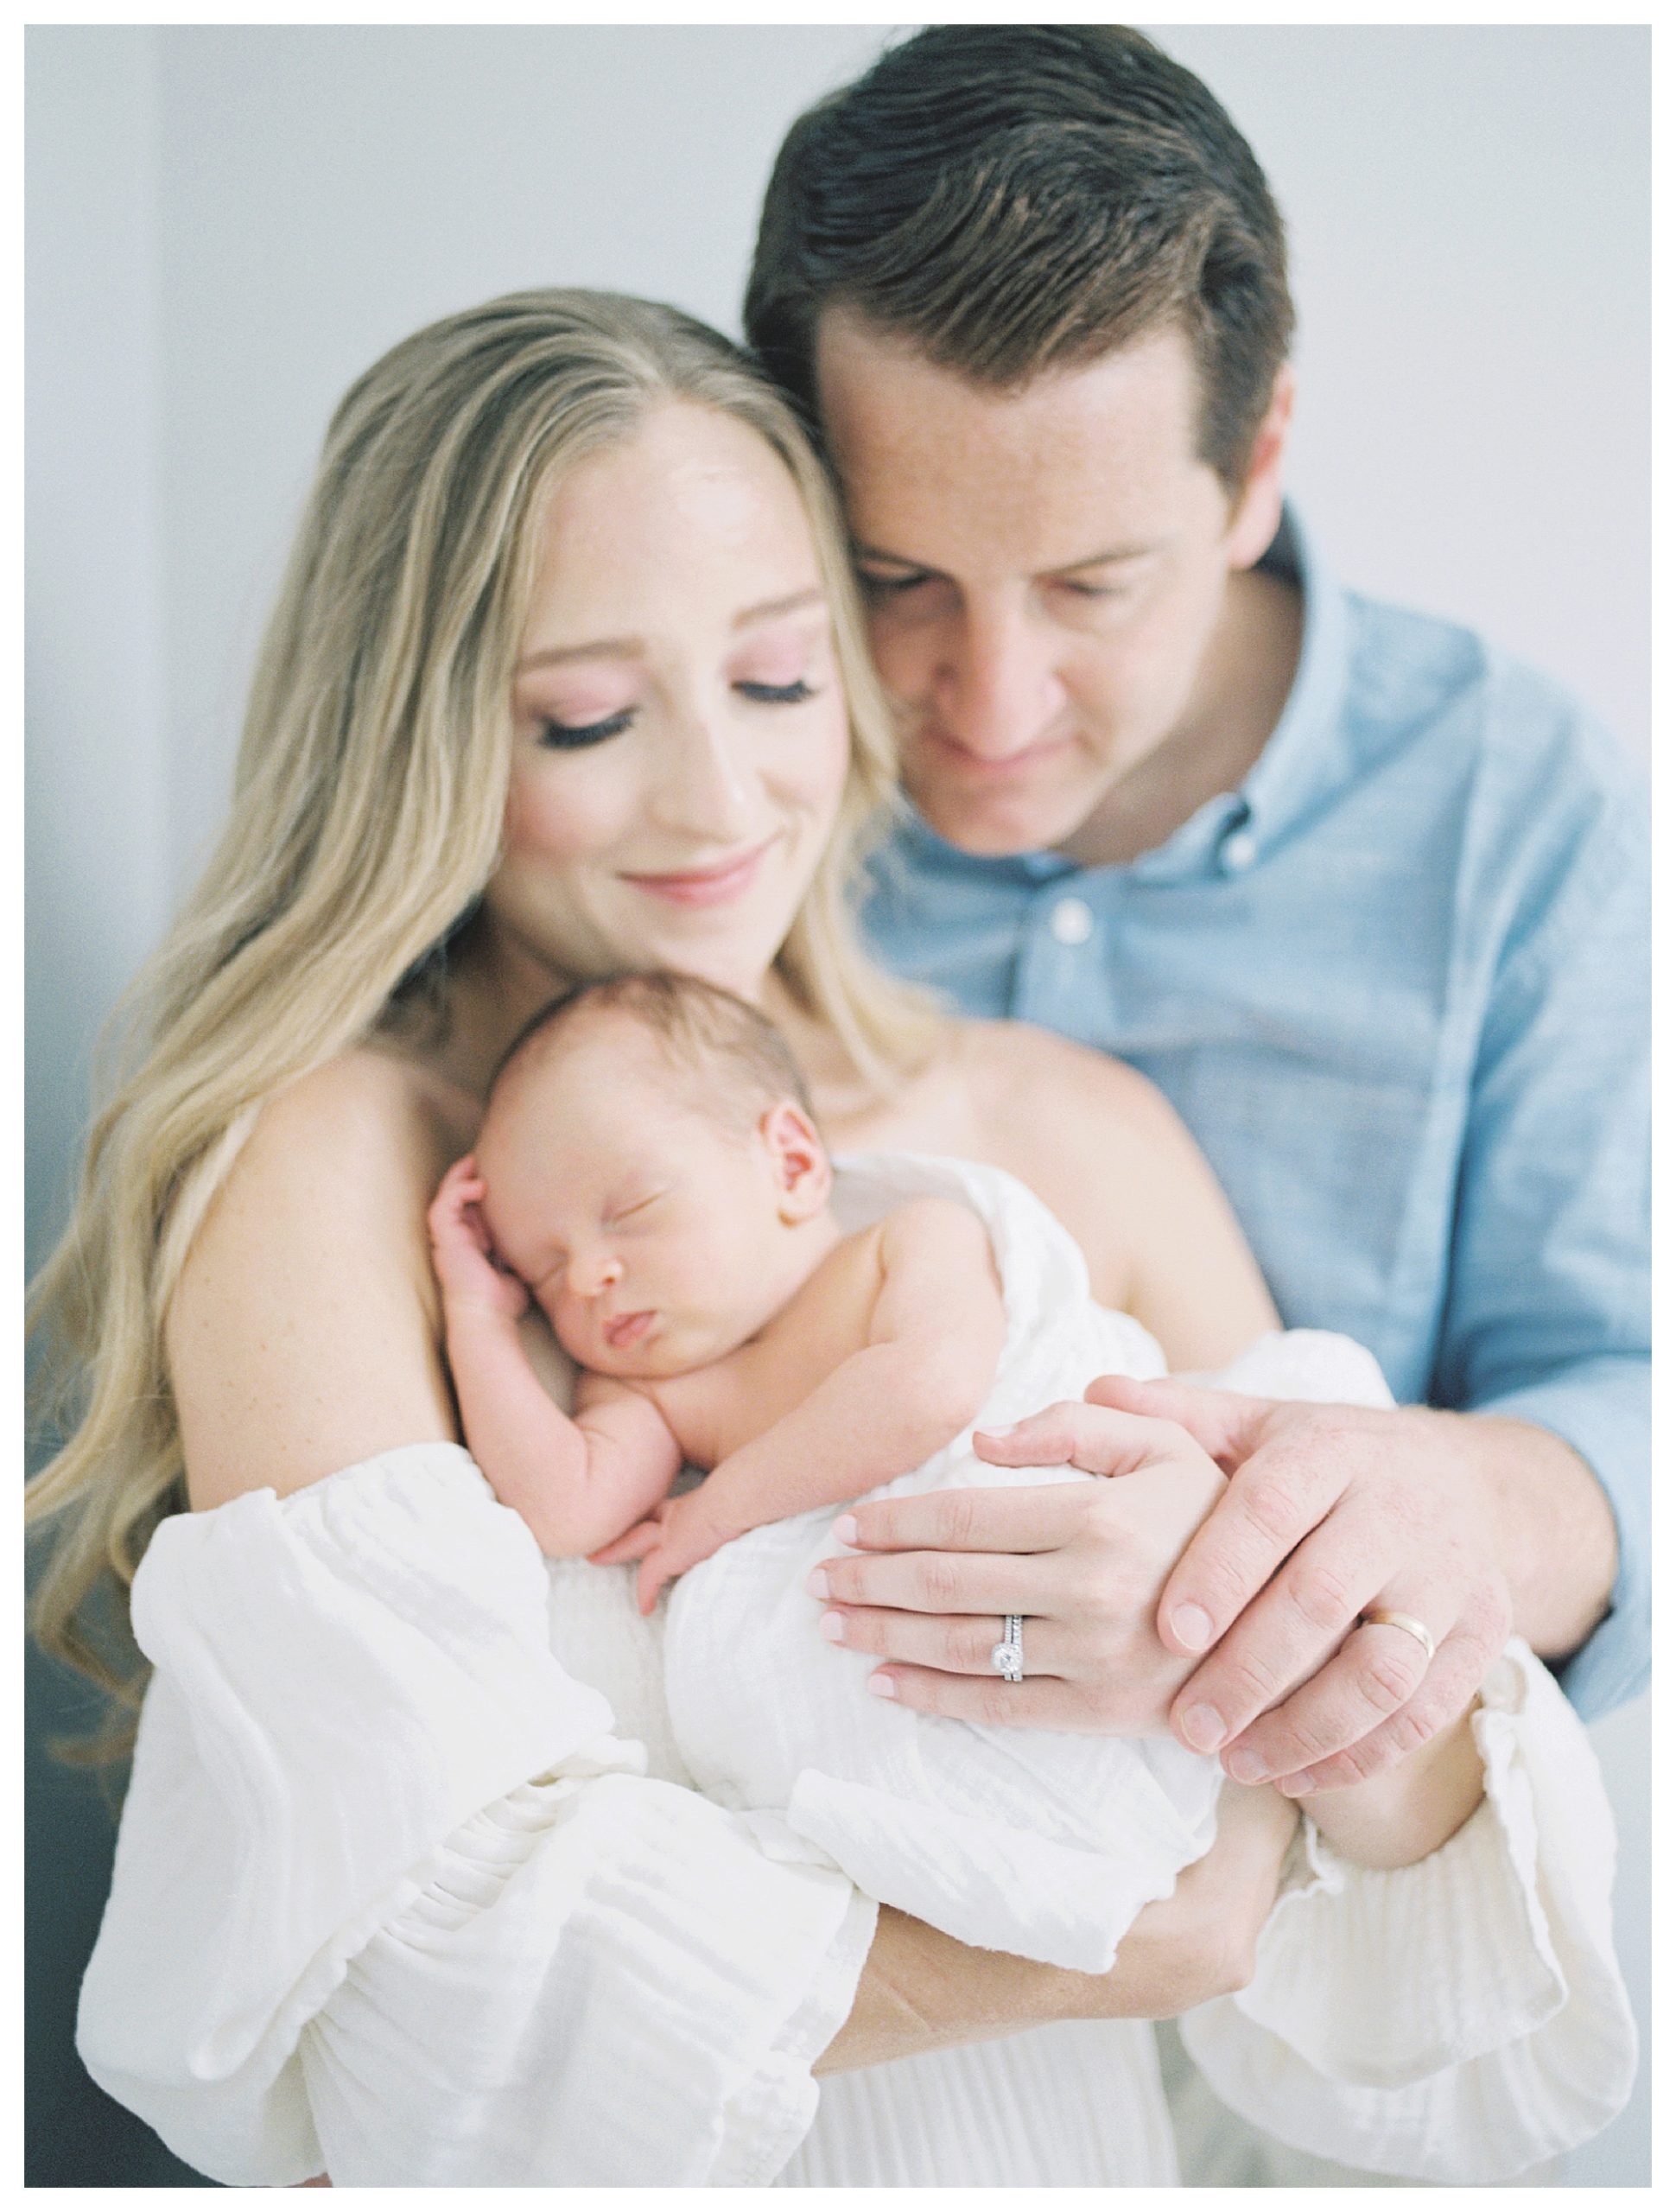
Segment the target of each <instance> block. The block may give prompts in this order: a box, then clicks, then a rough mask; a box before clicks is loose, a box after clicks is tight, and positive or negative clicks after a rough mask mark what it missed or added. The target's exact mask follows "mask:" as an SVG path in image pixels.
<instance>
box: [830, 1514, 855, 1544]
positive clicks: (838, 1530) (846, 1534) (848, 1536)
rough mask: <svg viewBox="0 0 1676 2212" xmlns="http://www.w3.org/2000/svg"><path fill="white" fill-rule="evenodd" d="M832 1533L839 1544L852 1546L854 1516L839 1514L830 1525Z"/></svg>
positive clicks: (853, 1539)
mask: <svg viewBox="0 0 1676 2212" xmlns="http://www.w3.org/2000/svg"><path fill="white" fill-rule="evenodd" d="M832 1533H833V1535H835V1536H836V1537H837V1539H838V1541H839V1542H840V1543H841V1544H853V1543H854V1541H855V1516H854V1514H853V1513H841V1514H840V1515H839V1516H838V1518H837V1519H836V1520H835V1522H833V1524H832Z"/></svg>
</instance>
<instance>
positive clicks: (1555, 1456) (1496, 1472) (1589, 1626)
mask: <svg viewBox="0 0 1676 2212" xmlns="http://www.w3.org/2000/svg"><path fill="white" fill-rule="evenodd" d="M1432 1419H1433V1420H1434V1421H1439V1422H1446V1423H1447V1424H1448V1425H1449V1427H1450V1430H1451V1441H1452V1443H1453V1445H1454V1446H1455V1448H1456V1449H1457V1451H1458V1452H1460V1453H1461V1455H1462V1459H1463V1465H1465V1467H1466V1470H1467V1471H1468V1474H1469V1476H1470V1479H1471V1480H1472V1482H1473V1484H1474V1485H1475V1487H1476V1491H1477V1493H1478V1496H1479V1497H1480V1499H1481V1500H1482V1504H1483V1508H1484V1512H1485V1515H1486V1518H1487V1521H1488V1524H1489V1530H1490V1537H1491V1541H1492V1544H1493V1546H1494V1548H1495V1559H1496V1563H1497V1565H1498V1566H1499V1567H1501V1572H1502V1573H1503V1574H1504V1575H1505V1576H1506V1577H1507V1580H1508V1590H1509V1592H1511V1595H1512V1599H1513V1624H1514V1632H1515V1633H1516V1634H1518V1635H1519V1636H1521V1637H1524V1639H1525V1641H1526V1642H1527V1643H1528V1644H1529V1645H1530V1647H1531V1649H1532V1650H1533V1651H1534V1652H1535V1653H1536V1655H1537V1656H1538V1657H1539V1658H1540V1659H1544V1660H1546V1661H1548V1662H1551V1663H1558V1662H1560V1661H1562V1660H1565V1659H1569V1658H1570V1657H1571V1655H1572V1653H1573V1652H1575V1651H1577V1650H1578V1649H1580V1648H1581V1647H1582V1645H1583V1644H1584V1643H1587V1641H1588V1639H1589V1637H1590V1635H1591V1634H1592V1633H1593V1632H1594V1630H1596V1629H1597V1628H1598V1627H1599V1625H1600V1624H1601V1622H1602V1621H1603V1619H1604V1618H1606V1615H1607V1613H1608V1612H1609V1611H1610V1609H1611V1603H1612V1587H1613V1585H1614V1583H1615V1582H1616V1579H1617V1570H1618V1537H1617V1522H1616V1519H1615V1518H1614V1516H1613V1512H1612V1508H1611V1503H1610V1502H1609V1499H1608V1497H1607V1495H1606V1492H1605V1491H1604V1490H1603V1488H1602V1486H1601V1484H1600V1481H1599V1478H1597V1475H1596V1474H1595V1471H1594V1470H1593V1469H1592V1468H1591V1467H1590V1465H1589V1463H1588V1462H1587V1460H1586V1459H1584V1458H1583V1457H1582V1455H1581V1454H1580V1453H1579V1452H1576V1451H1575V1450H1573V1448H1572V1447H1571V1445H1569V1444H1567V1443H1566V1442H1565V1439H1564V1438H1563V1437H1559V1436H1556V1435H1555V1434H1554V1433H1553V1431H1552V1429H1548V1428H1544V1427H1541V1426H1540V1424H1539V1423H1537V1422H1535V1421H1520V1420H1518V1419H1515V1418H1513V1417H1511V1416H1508V1415H1505V1414H1474V1413H1465V1414H1442V1413H1440V1414H1433V1415H1432Z"/></svg>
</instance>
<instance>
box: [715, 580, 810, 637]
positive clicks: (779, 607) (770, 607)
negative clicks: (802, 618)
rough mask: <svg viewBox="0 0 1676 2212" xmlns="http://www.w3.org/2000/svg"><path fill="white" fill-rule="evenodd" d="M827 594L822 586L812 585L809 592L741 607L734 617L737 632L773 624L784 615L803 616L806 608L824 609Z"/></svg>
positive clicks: (790, 594)
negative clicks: (769, 623)
mask: <svg viewBox="0 0 1676 2212" xmlns="http://www.w3.org/2000/svg"><path fill="white" fill-rule="evenodd" d="M826 596H827V595H826V592H825V590H824V588H822V586H821V585H820V584H811V585H810V586H809V589H808V590H807V591H794V592H788V593H787V594H786V596H785V597H784V599H765V600H761V601H759V602H758V604H757V605H756V606H755V607H741V608H740V612H739V613H737V614H736V615H735V616H734V617H733V627H734V629H736V630H748V629H749V628H750V627H751V626H752V623H754V622H772V621H774V620H777V619H778V617H779V616H780V615H782V614H801V613H803V609H804V607H824V606H825V604H826Z"/></svg>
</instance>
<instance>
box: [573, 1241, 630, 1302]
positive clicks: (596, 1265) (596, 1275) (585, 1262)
mask: <svg viewBox="0 0 1676 2212" xmlns="http://www.w3.org/2000/svg"><path fill="white" fill-rule="evenodd" d="M622 1279H623V1263H622V1262H621V1261H620V1260H618V1259H613V1257H611V1255H609V1254H607V1253H604V1252H596V1253H593V1254H588V1255H583V1256H581V1257H580V1258H576V1259H573V1260H572V1261H571V1262H570V1287H571V1289H572V1290H573V1291H575V1294H576V1295H577V1297H578V1298H598V1297H599V1296H600V1294H601V1293H602V1292H604V1291H607V1290H609V1289H610V1288H611V1287H612V1285H613V1283H617V1282H620V1281H622Z"/></svg>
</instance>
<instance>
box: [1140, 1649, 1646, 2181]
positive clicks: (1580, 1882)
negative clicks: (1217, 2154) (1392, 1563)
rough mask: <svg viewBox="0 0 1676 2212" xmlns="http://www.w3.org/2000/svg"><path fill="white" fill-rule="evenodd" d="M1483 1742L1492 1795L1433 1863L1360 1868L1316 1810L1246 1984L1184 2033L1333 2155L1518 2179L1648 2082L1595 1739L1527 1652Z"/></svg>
mask: <svg viewBox="0 0 1676 2212" xmlns="http://www.w3.org/2000/svg"><path fill="white" fill-rule="evenodd" d="M1472 1725H1473V1732H1474V1734H1475V1737H1476V1741H1477V1745H1478V1748H1479V1751H1480V1753H1481V1755H1482V1758H1483V1761H1484V1784H1485V1802H1483V1804H1482V1805H1481V1806H1480V1807H1479V1808H1478V1810H1477V1811H1476V1813H1475V1814H1474V1815H1472V1817H1471V1818H1470V1820H1469V1821H1467V1822H1466V1823H1465V1825H1464V1826H1463V1827H1462V1828H1461V1829H1460V1830H1459V1831H1458V1832H1457V1834H1455V1835H1454V1836H1452V1837H1451V1839H1450V1840H1449V1841H1448V1842H1447V1843H1446V1844H1444V1846H1443V1847H1442V1848H1441V1849H1439V1850H1438V1851H1436V1852H1434V1853H1432V1856H1431V1857H1430V1858H1428V1859H1422V1860H1420V1861H1419V1864H1418V1865H1416V1866H1404V1867H1398V1868H1394V1869H1390V1870H1377V1869H1371V1868H1366V1867H1358V1866H1353V1865H1351V1864H1350V1862H1349V1860H1347V1859H1343V1858H1342V1857H1340V1856H1339V1855H1338V1854H1337V1853H1336V1852H1334V1851H1333V1850H1332V1849H1331V1848H1330V1846H1329V1845H1328V1844H1327V1843H1326V1842H1325V1840H1324V1839H1323V1837H1322V1836H1321V1834H1320V1833H1319V1831H1318V1830H1317V1829H1316V1828H1315V1827H1314V1826H1313V1825H1312V1824H1311V1823H1309V1822H1306V1823H1305V1827H1304V1830H1303V1833H1302V1835H1301V1837H1300V1841H1299V1845H1298V1847H1297V1849H1296V1850H1295V1853H1294V1858H1293V1861H1292V1869H1291V1872H1290V1875H1289V1878H1288V1882H1287V1884H1286V1886H1285V1888H1284V1889H1283V1893H1282V1895H1281V1897H1280V1899H1279V1902H1278V1904H1276V1906H1275V1908H1274V1910H1273V1913H1272V1914H1271V1916H1270V1917H1269V1921H1268V1924H1267V1927H1266V1928H1265V1929H1264V1931H1263V1934H1262V1936H1261V1938H1260V1942H1259V1945H1258V1955H1257V1967H1256V1971H1255V1973H1254V1975H1253V1978H1252V1980H1251V1982H1250V1984H1249V1985H1248V1986H1247V1988H1245V1989H1244V1990H1242V1991H1241V1992H1240V1993H1238V1995H1236V1996H1234V1997H1228V1998H1218V1999H1216V2000H1215V2001H1214V2002H1212V2003H1211V2004H1209V2005H1201V2006H1200V2007H1198V2008H1197V2011H1195V2012H1190V2013H1188V2014H1186V2015H1185V2016H1184V2018H1183V2020H1182V2022H1181V2033H1182V2040H1183V2042H1184V2044H1185V2045H1186V2047H1187V2049H1188V2050H1189V2051H1190V2054H1191V2055H1192V2056H1193V2058H1194V2059H1195V2060H1196V2062H1197V2064H1198V2065H1199V2066H1200V2068H1201V2069H1203V2073H1204V2075H1205V2076H1206V2078H1207V2080H1208V2081H1209V2083H1210V2086H1211V2087H1212V2088H1214V2089H1215V2090H1216V2094H1218V2095H1219V2096H1220V2097H1221V2098H1222V2100H1223V2101H1224V2102H1226V2103H1228V2104H1229V2105H1231V2106H1232V2107H1233V2108H1234V2109H1235V2111H1236V2112H1237V2113H1241V2115H1242V2116H1243V2117H1244V2118H1246V2119H1247V2120H1251V2121H1252V2122H1253V2123H1254V2124H1255V2125H1258V2126H1261V2127H1264V2128H1266V2129H1267V2130H1268V2132H1269V2133H1271V2134H1273V2135H1278V2136H1279V2138H1280V2139H1281V2140H1282V2141H1283V2142H1286V2143H1290V2144H1292V2145H1296V2146H1297V2147H1298V2149H1299V2150H1304V2151H1309V2152H1313V2153H1315V2154H1316V2155H1317V2157H1322V2158H1333V2159H1337V2160H1339V2161H1341V2162H1343V2163H1345V2164H1350V2165H1355V2166H1358V2167H1361V2168H1362V2169H1364V2170H1366V2171H1369V2172H1374V2173H1387V2174H1393V2175H1400V2176H1403V2177H1409V2178H1413V2179H1417V2180H1424V2181H1428V2182H1435V2183H1474V2184H1483V2183H1494V2182H1504V2181H1508V2180H1511V2179H1512V2178H1513V2177H1514V2176H1515V2175H1517V2174H1520V2173H1522V2172H1524V2171H1527V2169H1528V2168H1529V2167H1531V2166H1533V2165H1534V2164H1538V2163H1539V2162H1540V2161H1541V2160H1544V2159H1546V2158H1553V2157H1555V2156H1557V2155H1558V2154H1559V2153H1560V2152H1564V2151H1567V2150H1570V2149H1571V2148H1572V2147H1574V2146H1575V2145H1577V2144H1579V2143H1583V2142H1586V2141H1587V2140H1588V2139H1589V2138H1590V2136H1592V2135H1594V2134H1596V2133H1598V2132H1599V2130H1600V2129H1601V2128H1603V2126H1605V2125H1606V2124H1607V2122H1608V2121H1609V2120H1611V2119H1612V2118H1613V2117H1614V2116H1615V2115H1616V2113H1618V2112H1620V2111H1621V2110H1622V2107H1623V2106H1624V2104H1625V2102H1626V2101H1627V2100H1628V2095H1629V2092H1630V2088H1631V2087H1632V2085H1633V2083H1634V2081H1635V2063H1636V2037H1635V2019H1634V2016H1633V2014H1632V2012H1631V2010H1630V2006H1629V2001H1628V1995H1627V1994H1626V1992H1625V1990H1624V1986H1623V1981H1622V1976H1621V1975H1620V1974H1619V1972H1618V1969H1617V1965H1616V1960H1615V1958H1614V1955H1613V1950H1612V1929H1611V1885H1612V1872H1613V1861H1614V1856H1615V1848H1616V1846H1615V1837H1614V1833H1613V1827H1612V1819H1611V1814H1610V1810H1609V1806H1608V1803H1607V1800H1606V1794H1605V1790H1604V1788H1603V1784H1602V1782H1601V1778H1600V1773H1599V1770H1598V1768H1597V1765H1596V1764H1595V1758H1594V1754H1593V1751H1591V1749H1590V1745H1589V1741H1588V1738H1587V1736H1586V1734H1585V1732H1584V1727H1583V1725H1582V1723H1581V1721H1580V1720H1579V1719H1578V1717H1577V1715H1576V1713H1574V1712H1573V1711H1572V1710H1571V1707H1569V1706H1568V1705H1567V1703H1566V1700H1565V1698H1564V1696H1563V1695H1562V1694H1561V1693H1560V1691H1559V1688H1558V1686H1557V1685H1556V1683H1555V1682H1554V1681H1553V1678H1552V1675H1549V1674H1548V1672H1547V1671H1546V1669H1545V1668H1544V1667H1543V1666H1542V1664H1541V1662H1540V1660H1538V1659H1536V1658H1535V1657H1534V1656H1533V1655H1532V1654H1531V1652H1530V1651H1529V1649H1528V1648H1527V1647H1526V1646H1525V1645H1523V1644H1521V1643H1513V1644H1510V1645H1509V1646H1508V1651H1507V1654H1506V1656H1504V1657H1503V1659H1502V1660H1501V1662H1499V1664H1498V1666H1497V1667H1496V1669H1495V1670H1494V1672H1493V1673H1492V1675H1491V1676H1490V1678H1489V1681H1488V1682H1487V1683H1486V1684H1485V1687H1484V1691H1483V1694H1482V1708H1481V1710H1480V1711H1479V1712H1478V1713H1476V1715H1475V1716H1474V1719H1473V1724H1472Z"/></svg>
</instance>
